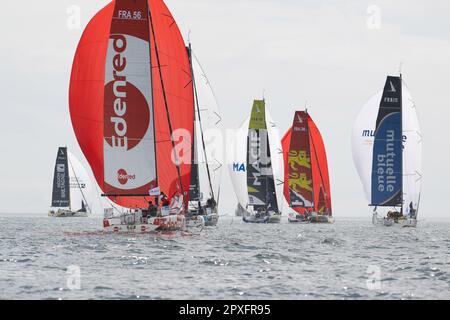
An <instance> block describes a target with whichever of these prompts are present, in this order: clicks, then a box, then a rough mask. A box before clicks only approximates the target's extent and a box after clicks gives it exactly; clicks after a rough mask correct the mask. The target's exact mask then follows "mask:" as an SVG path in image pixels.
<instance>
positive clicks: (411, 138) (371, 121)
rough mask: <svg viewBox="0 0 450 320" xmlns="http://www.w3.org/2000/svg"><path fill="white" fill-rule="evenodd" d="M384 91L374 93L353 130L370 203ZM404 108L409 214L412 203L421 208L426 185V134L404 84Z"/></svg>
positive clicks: (406, 205) (405, 193) (357, 160)
mask: <svg viewBox="0 0 450 320" xmlns="http://www.w3.org/2000/svg"><path fill="white" fill-rule="evenodd" d="M382 95H383V92H382V91H380V92H379V93H377V94H376V95H374V96H373V97H372V98H371V99H370V100H369V101H368V102H367V103H366V104H365V105H364V107H363V108H362V110H361V112H360V113H359V115H358V117H357V118H356V121H355V124H354V126H353V132H352V151H353V160H354V163H355V166H356V169H357V171H358V174H359V177H360V179H361V183H362V185H363V188H364V192H365V195H366V198H367V202H368V203H370V201H371V188H372V187H371V182H372V181H371V179H372V160H373V159H372V157H373V143H374V135H375V127H376V121H377V117H378V111H379V107H380V101H381V97H382ZM402 102H403V105H402V108H403V139H404V142H403V146H404V150H403V197H404V209H405V213H406V214H407V213H409V204H410V203H411V202H412V203H413V207H414V208H415V209H418V207H419V202H420V193H421V188H422V179H421V177H422V137H421V131H420V125H419V119H418V117H417V112H416V106H415V103H414V101H413V100H412V98H411V94H410V93H409V90H408V88H407V87H406V85H405V84H404V83H403V86H402Z"/></svg>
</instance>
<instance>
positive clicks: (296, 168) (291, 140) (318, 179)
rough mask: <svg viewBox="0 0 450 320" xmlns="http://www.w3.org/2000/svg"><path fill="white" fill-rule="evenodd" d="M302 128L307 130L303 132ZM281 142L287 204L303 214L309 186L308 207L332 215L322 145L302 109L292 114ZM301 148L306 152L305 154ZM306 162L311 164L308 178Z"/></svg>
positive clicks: (319, 137)
mask: <svg viewBox="0 0 450 320" xmlns="http://www.w3.org/2000/svg"><path fill="white" fill-rule="evenodd" d="M303 119H304V120H307V121H306V123H301V122H300V120H301V121H303ZM305 124H307V127H308V128H307V129H306V130H305V129H304V125H305ZM294 129H295V130H294ZM305 132H308V134H307V135H305ZM300 140H303V141H300ZM282 145H283V157H284V168H285V187H284V196H285V198H286V200H287V202H288V204H289V206H290V207H291V208H292V209H293V210H295V211H296V212H298V213H299V214H305V213H306V212H307V210H308V209H309V208H308V205H307V203H305V200H308V199H307V198H306V197H307V196H308V195H309V194H310V193H309V191H310V190H312V195H313V207H312V209H313V210H314V211H315V212H320V213H323V214H329V215H332V207H331V190H330V178H329V172H328V161H327V155H326V151H325V145H324V143H323V139H322V136H321V134H320V132H319V129H318V128H317V126H316V124H315V123H314V121H313V120H312V118H311V117H310V116H309V115H308V114H307V113H306V112H297V113H296V114H295V119H294V125H293V127H292V128H290V129H289V130H288V132H287V133H286V134H285V136H284V137H283V140H282ZM306 145H308V147H306ZM308 150H309V151H308ZM305 152H307V153H306V154H305ZM308 166H310V168H311V173H312V177H311V181H310V180H309V178H308V177H309V175H308V170H306V169H308ZM310 182H311V183H310ZM293 191H295V192H293ZM297 195H300V197H297ZM302 201H303V202H304V204H303V205H302V204H301V202H302Z"/></svg>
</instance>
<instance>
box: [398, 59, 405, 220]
mask: <svg viewBox="0 0 450 320" xmlns="http://www.w3.org/2000/svg"><path fill="white" fill-rule="evenodd" d="M401 68H402V67H401V66H400V89H399V90H400V132H401V137H400V139H401V140H400V141H401V146H402V155H401V159H402V161H401V170H402V171H401V172H402V175H401V176H402V179H401V190H402V191H401V193H400V197H401V202H400V203H401V206H402V207H401V209H400V210H401V211H400V212H401V214H402V215H403V207H404V205H405V204H404V201H405V199H404V198H405V196H404V194H403V190H404V189H403V187H404V185H403V175H404V172H403V171H404V170H403V169H404V168H403V155H404V150H403V76H402V71H401Z"/></svg>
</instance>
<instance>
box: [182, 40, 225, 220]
mask: <svg viewBox="0 0 450 320" xmlns="http://www.w3.org/2000/svg"><path fill="white" fill-rule="evenodd" d="M187 50H188V54H189V61H190V63H191V70H192V75H193V78H192V79H193V85H194V135H193V139H192V152H191V154H192V161H191V163H192V169H191V180H190V187H189V217H192V216H199V215H200V216H202V217H203V219H204V221H205V226H215V225H217V223H218V221H219V213H218V208H219V203H218V202H219V198H220V178H221V173H222V161H221V159H219V158H218V156H217V153H215V152H213V151H214V148H215V147H216V146H214V144H213V143H214V135H217V134H218V133H219V134H221V131H220V125H221V122H222V118H221V116H220V113H219V108H218V105H217V101H216V98H215V96H214V92H213V90H212V87H211V84H210V82H209V80H208V78H207V76H206V74H205V72H204V71H203V68H202V67H201V65H200V63H199V61H198V59H197V57H196V56H195V54H194V52H193V51H192V46H191V45H189V47H188V48H187ZM211 141H212V142H211ZM208 142H209V143H208Z"/></svg>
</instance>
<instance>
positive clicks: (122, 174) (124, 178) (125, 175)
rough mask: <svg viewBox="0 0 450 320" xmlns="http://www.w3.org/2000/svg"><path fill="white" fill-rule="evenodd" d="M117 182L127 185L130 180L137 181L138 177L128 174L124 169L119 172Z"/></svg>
mask: <svg viewBox="0 0 450 320" xmlns="http://www.w3.org/2000/svg"><path fill="white" fill-rule="evenodd" d="M117 180H118V181H119V183H120V184H121V185H126V184H127V183H128V180H136V175H135V174H133V175H131V174H128V173H127V172H126V171H125V170H124V169H120V170H119V171H117Z"/></svg>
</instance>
